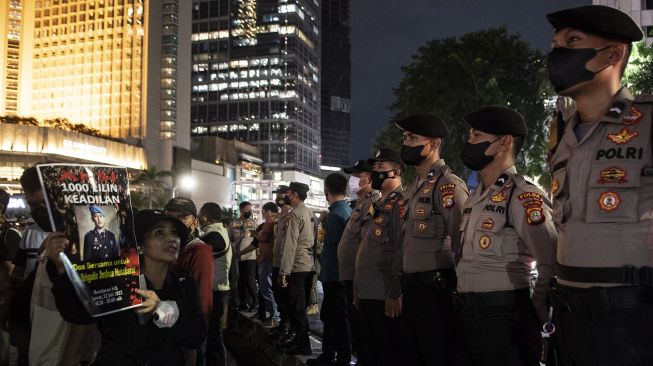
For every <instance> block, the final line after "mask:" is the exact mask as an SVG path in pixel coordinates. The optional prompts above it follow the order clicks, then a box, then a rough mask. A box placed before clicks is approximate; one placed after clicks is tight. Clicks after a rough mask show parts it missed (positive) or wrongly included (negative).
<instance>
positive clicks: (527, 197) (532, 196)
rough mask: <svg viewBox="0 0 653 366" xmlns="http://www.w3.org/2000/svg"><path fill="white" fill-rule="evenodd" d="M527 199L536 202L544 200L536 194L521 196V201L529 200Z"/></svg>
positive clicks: (523, 194) (528, 193) (526, 193)
mask: <svg viewBox="0 0 653 366" xmlns="http://www.w3.org/2000/svg"><path fill="white" fill-rule="evenodd" d="M527 199H534V200H539V201H541V200H542V196H541V195H540V194H539V193H535V192H524V193H522V194H520V195H519V200H521V201H523V200H527Z"/></svg>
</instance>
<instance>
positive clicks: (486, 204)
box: [457, 166, 557, 316]
mask: <svg viewBox="0 0 653 366" xmlns="http://www.w3.org/2000/svg"><path fill="white" fill-rule="evenodd" d="M551 218H552V209H551V203H550V202H549V199H548V198H547V196H546V195H545V193H544V192H542V191H541V190H540V189H539V188H537V187H536V186H534V185H533V184H531V183H529V182H527V181H526V180H524V178H523V177H522V176H521V175H519V174H517V171H516V169H515V167H514V166H513V167H510V168H508V169H507V170H505V171H504V172H503V174H501V176H500V177H499V178H498V179H497V181H496V182H495V183H494V184H493V185H492V186H491V187H489V188H488V189H486V190H485V191H484V188H483V185H482V183H481V185H479V187H478V188H477V189H476V190H475V191H474V193H472V195H471V196H470V197H469V199H468V200H467V202H466V203H465V209H464V211H463V221H462V224H461V228H460V230H461V231H462V243H463V245H462V258H461V259H460V262H459V263H458V267H457V269H458V291H459V292H492V291H506V290H515V289H523V288H528V287H529V278H530V273H531V264H532V262H533V260H536V261H537V270H538V274H539V275H538V279H537V283H536V288H535V294H534V299H533V301H534V302H536V304H540V305H542V304H544V301H545V298H546V294H547V292H548V285H549V280H550V279H551V277H552V276H553V275H554V274H555V260H556V259H555V253H556V241H557V233H556V230H555V226H554V224H553V221H552V219H551ZM542 310H543V309H542V307H540V308H539V309H538V313H540V316H543V314H542V313H541V312H542Z"/></svg>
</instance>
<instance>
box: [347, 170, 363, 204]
mask: <svg viewBox="0 0 653 366" xmlns="http://www.w3.org/2000/svg"><path fill="white" fill-rule="evenodd" d="M360 180H361V179H360V178H358V177H354V176H353V175H352V176H351V177H349V183H347V197H349V198H351V199H358V191H360V190H361V187H359V186H358V184H359V183H360Z"/></svg>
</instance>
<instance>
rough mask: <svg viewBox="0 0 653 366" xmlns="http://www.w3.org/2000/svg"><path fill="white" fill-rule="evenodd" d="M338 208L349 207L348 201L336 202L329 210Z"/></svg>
mask: <svg viewBox="0 0 653 366" xmlns="http://www.w3.org/2000/svg"><path fill="white" fill-rule="evenodd" d="M338 206H347V200H340V201H336V202H334V203H332V204H330V205H329V210H331V209H333V208H336V207H338Z"/></svg>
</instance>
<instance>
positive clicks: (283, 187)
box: [272, 184, 289, 194]
mask: <svg viewBox="0 0 653 366" xmlns="http://www.w3.org/2000/svg"><path fill="white" fill-rule="evenodd" d="M288 189H289V188H288V186H286V185H283V184H282V185H280V186H279V187H277V190H276V191H272V193H276V194H279V193H286V192H288Z"/></svg>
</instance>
